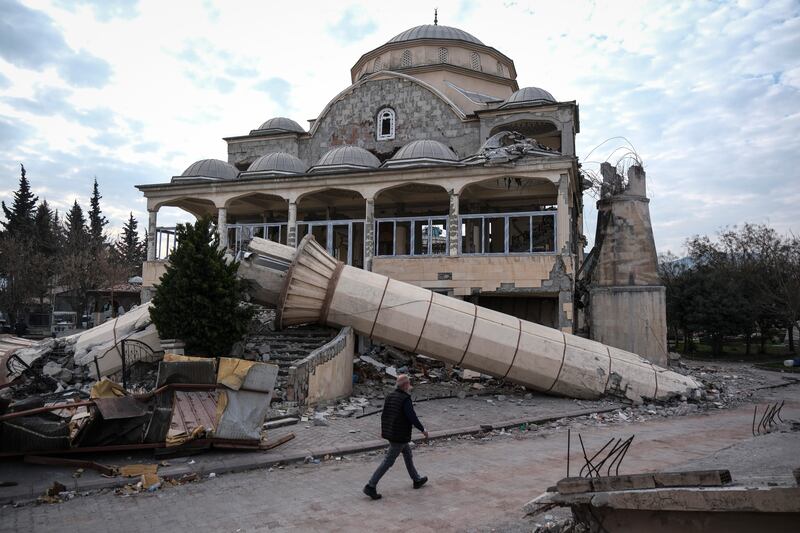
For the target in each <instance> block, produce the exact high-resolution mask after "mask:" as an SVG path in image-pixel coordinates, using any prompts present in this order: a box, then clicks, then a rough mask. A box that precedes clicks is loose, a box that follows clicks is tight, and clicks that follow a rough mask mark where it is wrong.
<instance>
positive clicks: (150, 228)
mask: <svg viewBox="0 0 800 533" xmlns="http://www.w3.org/2000/svg"><path fill="white" fill-rule="evenodd" d="M157 232H158V211H149V210H148V211H147V260H148V261H155V260H156V255H157V250H156V245H157V241H156V233H157Z"/></svg>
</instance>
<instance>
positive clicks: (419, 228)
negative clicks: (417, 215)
mask: <svg viewBox="0 0 800 533" xmlns="http://www.w3.org/2000/svg"><path fill="white" fill-rule="evenodd" d="M429 230H430V228H429V224H428V221H427V220H415V221H414V255H428V248H429V244H430V243H429V239H428V234H429Z"/></svg>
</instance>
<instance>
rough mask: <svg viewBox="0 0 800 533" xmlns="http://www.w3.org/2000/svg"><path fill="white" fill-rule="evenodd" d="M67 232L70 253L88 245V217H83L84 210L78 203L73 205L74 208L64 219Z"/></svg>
mask: <svg viewBox="0 0 800 533" xmlns="http://www.w3.org/2000/svg"><path fill="white" fill-rule="evenodd" d="M64 225H65V230H66V244H67V247H68V248H69V250H68V253H69V252H73V251H76V249H78V248H82V247H84V246H86V245H87V244H88V241H89V232H88V231H87V229H86V217H85V216H84V215H83V209H81V206H80V205H78V201H77V200H75V202H74V203H73V204H72V208H71V209H70V210H69V212H68V213H67V217H66V218H65V219H64Z"/></svg>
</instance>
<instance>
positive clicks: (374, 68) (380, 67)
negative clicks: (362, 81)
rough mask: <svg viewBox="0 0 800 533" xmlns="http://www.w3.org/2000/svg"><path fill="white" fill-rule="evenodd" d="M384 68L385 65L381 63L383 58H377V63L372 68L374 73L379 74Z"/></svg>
mask: <svg viewBox="0 0 800 533" xmlns="http://www.w3.org/2000/svg"><path fill="white" fill-rule="evenodd" d="M382 68H383V63H382V62H381V56H378V57H376V58H375V63H374V65H373V67H372V71H373V72H378V71H379V70H381V69H382Z"/></svg>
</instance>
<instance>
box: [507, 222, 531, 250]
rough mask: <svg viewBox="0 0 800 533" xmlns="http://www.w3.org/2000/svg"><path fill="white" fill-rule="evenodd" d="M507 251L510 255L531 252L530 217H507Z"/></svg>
mask: <svg viewBox="0 0 800 533" xmlns="http://www.w3.org/2000/svg"><path fill="white" fill-rule="evenodd" d="M508 251H509V252H510V253H527V252H530V251H531V217H529V216H524V217H509V219H508Z"/></svg>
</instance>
